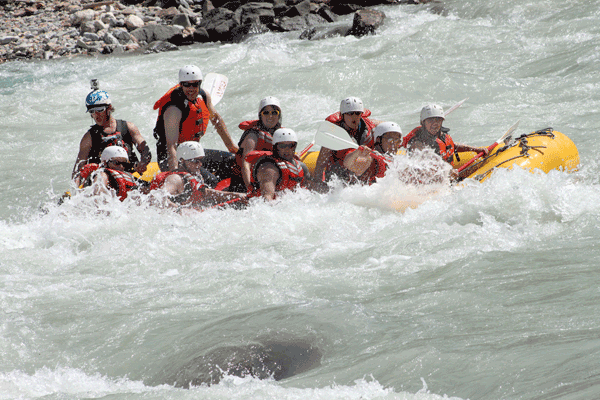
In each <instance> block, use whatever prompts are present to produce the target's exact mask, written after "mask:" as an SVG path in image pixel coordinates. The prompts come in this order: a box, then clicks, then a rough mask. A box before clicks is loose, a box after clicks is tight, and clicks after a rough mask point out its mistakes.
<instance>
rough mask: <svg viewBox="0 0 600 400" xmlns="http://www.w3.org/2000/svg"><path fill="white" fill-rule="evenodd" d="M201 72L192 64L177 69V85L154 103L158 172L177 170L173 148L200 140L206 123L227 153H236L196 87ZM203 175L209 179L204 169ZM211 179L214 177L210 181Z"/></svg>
mask: <svg viewBox="0 0 600 400" xmlns="http://www.w3.org/2000/svg"><path fill="white" fill-rule="evenodd" d="M201 83H202V72H201V71H200V68H198V67H197V66H195V65H186V66H184V67H183V68H181V69H180V70H179V84H177V85H176V86H174V87H172V88H171V89H169V91H167V93H165V94H164V95H163V96H162V97H161V98H160V99H159V100H158V101H157V102H156V103H155V104H154V109H155V110H158V118H157V120H156V126H155V128H154V137H155V138H156V140H157V143H156V151H157V156H158V164H159V167H160V169H161V171H175V170H176V169H177V168H178V159H177V157H176V153H177V145H178V144H181V143H183V142H187V141H196V142H198V141H200V139H201V138H202V137H203V136H204V134H205V133H206V129H207V127H208V122H209V121H210V122H211V123H212V124H213V126H214V127H215V129H216V130H217V133H218V134H219V136H220V137H221V139H222V140H223V143H224V144H225V146H226V147H227V149H228V150H229V151H230V152H231V153H236V152H237V151H238V148H237V146H236V145H235V144H234V143H233V140H232V139H231V136H230V135H229V132H228V131H227V126H226V125H225V121H223V118H221V116H220V115H219V113H218V112H217V111H216V109H215V107H214V106H213V104H212V100H211V97H210V94H209V93H206V92H205V91H204V90H203V89H201V88H200V85H201ZM203 175H205V177H208V176H209V173H208V171H206V170H204V171H203ZM213 179H214V178H213Z"/></svg>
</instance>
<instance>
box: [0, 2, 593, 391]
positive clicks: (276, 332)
mask: <svg viewBox="0 0 600 400" xmlns="http://www.w3.org/2000/svg"><path fill="white" fill-rule="evenodd" d="M443 4H444V10H443V12H441V13H440V12H432V9H431V7H430V6H426V5H413V6H385V7H377V9H378V10H382V11H384V12H385V13H386V15H387V18H386V22H385V25H384V26H383V27H382V28H381V29H380V30H379V32H378V33H377V34H376V35H372V36H367V37H363V38H354V37H344V38H342V37H338V38H330V39H327V40H319V41H303V40H299V39H298V34H297V33H295V34H264V35H260V36H256V37H253V38H251V39H250V40H247V41H245V42H243V43H240V44H220V43H211V44H203V45H195V46H191V47H186V48H181V50H180V51H177V52H169V53H162V54H150V55H138V56H122V57H101V58H84V57H80V58H74V59H59V60H50V61H36V62H10V63H5V64H2V65H0V138H1V139H2V140H0V159H1V160H2V161H1V162H0V174H1V175H2V176H3V179H2V186H3V187H2V191H0V305H1V308H0V337H1V338H2V340H0V354H1V357H0V399H61V400H62V399H82V398H104V399H109V398H110V399H115V400H117V399H118V400H122V399H199V398H201V399H307V398H311V399H315V400H316V399H408V400H417V399H418V400H435V399H446V398H452V399H471V400H496V399H519V400H533V399H544V400H548V399H569V400H572V399H582V400H583V399H586V400H588V399H594V398H599V397H600V364H599V362H598V360H599V359H600V319H599V318H598V309H597V307H598V304H600V274H599V273H598V272H597V271H596V268H598V265H599V264H600V246H599V245H598V243H600V231H599V229H598V223H599V219H600V179H599V178H598V177H599V175H600V166H599V165H598V161H597V158H596V156H594V154H598V153H599V152H600V143H599V142H598V140H597V139H596V138H595V136H594V135H597V129H598V127H599V126H600V113H599V109H600V94H599V93H600V28H599V27H600V9H599V8H598V7H597V4H596V2H594V1H587V0H572V1H560V0H516V1H514V0H511V1H508V0H499V1H493V2H490V1H487V0H447V1H445V2H444V3H443ZM350 20H351V17H350V16H348V17H344V18H343V19H342V22H346V23H349V22H350ZM186 64H196V65H198V66H200V67H201V68H202V71H203V72H204V73H207V72H218V73H221V74H224V75H226V76H227V77H228V78H229V84H228V87H227V90H226V93H225V96H224V97H223V99H222V100H221V102H220V103H219V104H218V105H217V109H218V110H219V112H220V113H221V115H222V116H223V118H224V120H225V122H226V124H227V126H228V128H229V130H230V132H231V134H232V136H233V137H234V139H235V140H236V141H237V139H238V138H239V136H240V134H241V131H240V130H239V129H238V128H237V125H238V124H239V123H240V122H242V121H244V120H247V119H251V118H255V116H256V113H257V107H258V101H259V100H260V99H261V98H263V97H265V96H268V95H272V96H276V97H278V98H279V99H280V100H281V103H282V108H283V114H282V115H283V123H284V125H285V126H287V127H290V128H293V129H294V130H295V131H296V132H297V133H298V136H299V141H300V143H299V148H300V149H301V148H303V147H304V146H306V145H307V144H308V143H310V141H311V140H312V138H313V136H314V133H315V130H316V127H317V125H318V123H319V122H320V121H322V120H323V119H324V118H325V117H326V116H327V115H329V114H330V113H333V112H335V111H337V110H338V107H339V103H340V100H341V99H342V98H345V97H347V96H358V97H360V98H361V99H362V100H363V101H364V103H365V106H366V107H367V108H368V109H370V110H371V111H372V113H373V116H374V117H375V118H377V119H381V120H391V121H395V122H397V123H398V124H399V125H400V126H401V127H402V129H403V131H404V133H405V134H406V133H407V132H409V131H410V130H411V129H412V128H413V127H415V126H416V125H417V124H418V116H419V111H420V109H421V107H422V106H423V105H424V104H426V103H429V102H436V103H438V104H440V105H442V106H443V107H445V108H448V107H450V106H452V105H453V104H455V103H456V102H458V101H460V100H462V99H464V98H468V100H467V101H466V102H465V104H463V106H462V107H460V108H459V109H458V110H456V111H454V112H453V113H452V114H451V115H450V116H448V118H447V120H446V122H445V125H446V126H447V127H449V128H450V129H451V134H452V136H453V138H454V139H455V140H456V141H457V142H460V143H468V144H472V145H477V146H484V145H489V144H491V143H492V142H493V141H494V140H496V139H497V138H498V137H499V136H501V135H502V133H503V132H505V131H506V130H507V129H508V128H509V127H510V126H511V125H513V124H514V123H515V122H516V121H520V125H519V128H518V131H517V132H518V133H521V134H522V133H528V132H531V131H535V130H538V129H544V128H547V127H553V128H554V129H555V130H557V131H560V132H563V133H564V134H566V135H567V136H568V137H570V138H571V139H572V140H573V141H574V142H575V144H576V145H577V147H578V149H579V152H580V157H581V165H580V168H579V171H577V172H575V173H572V174H568V173H565V172H560V171H552V172H551V173H549V174H531V173H529V172H526V171H521V170H514V171H499V172H497V173H495V174H494V175H493V176H492V177H491V178H490V179H488V180H487V181H485V182H483V183H478V182H468V183H467V184H466V185H465V186H464V187H462V188H460V189H458V188H455V189H450V190H447V191H444V192H443V193H439V194H438V195H436V196H430V197H427V196H426V197H425V198H422V199H420V201H419V202H422V204H420V206H419V207H417V208H414V209H413V208H408V209H407V210H406V211H405V212H403V213H402V212H398V211H396V210H395V209H394V208H393V207H391V206H390V204H391V203H390V202H393V201H394V199H397V198H402V196H406V193H405V192H403V189H402V187H398V186H397V185H395V183H394V182H392V181H391V180H389V179H388V180H384V181H382V182H380V183H378V184H377V185H374V186H371V187H368V188H360V187H350V188H343V187H337V188H335V189H334V190H333V191H332V192H331V193H329V194H315V193H310V192H306V191H299V192H297V193H293V194H289V195H286V196H283V197H282V198H281V199H280V200H279V201H278V202H277V203H276V204H274V205H271V204H264V203H260V202H257V203H256V204H253V205H252V206H250V207H248V208H247V209H245V210H209V211H206V212H202V213H192V214H185V215H181V214H177V213H174V212H172V211H169V210H158V209H156V208H153V207H151V206H150V205H148V204H147V203H146V202H144V201H142V204H136V203H135V202H134V201H125V202H123V203H120V202H118V201H114V202H110V201H109V202H108V203H103V204H100V205H97V204H96V203H95V202H94V201H92V200H90V199H89V198H86V197H84V196H76V197H74V198H73V199H71V200H70V201H67V202H66V203H65V204H63V205H62V206H57V205H56V200H57V198H58V197H60V195H61V194H62V193H63V192H64V191H65V190H68V189H69V179H70V174H71V169H72V167H73V163H74V160H75V158H76V156H77V151H78V146H79V141H80V139H81V137H82V135H83V133H84V132H85V131H86V130H87V129H88V127H89V125H91V124H92V122H91V120H90V119H89V115H88V114H86V113H85V105H84V99H85V96H86V94H87V93H88V92H89V80H90V79H91V78H97V79H99V81H100V85H101V88H102V89H104V90H107V91H108V92H109V93H110V95H111V97H112V99H113V104H114V106H115V108H116V111H115V115H116V116H117V118H122V119H126V120H129V121H132V122H133V123H134V124H136V125H137V126H138V127H139V128H140V130H141V133H142V135H143V136H144V137H145V138H146V139H147V140H148V142H149V144H150V148H151V149H152V151H153V154H154V156H155V155H156V152H155V139H154V138H153V137H152V129H153V127H154V123H155V120H156V112H155V111H153V110H152V106H153V104H154V102H155V101H156V100H157V99H158V98H159V97H160V96H161V95H162V94H163V93H164V92H165V91H166V90H167V89H168V88H170V87H171V86H172V85H174V84H175V83H176V80H177V71H178V69H179V68H180V67H181V66H183V65H186ZM202 143H203V145H204V146H205V147H207V148H216V149H224V146H223V144H222V142H221V141H220V139H219V137H218V135H217V134H216V132H215V131H214V129H213V128H210V129H209V131H208V133H207V135H206V137H204V138H203V139H202ZM273 365H275V366H279V368H280V370H278V371H279V372H278V374H280V375H279V376H276V375H277V374H273V376H271V377H268V376H263V377H266V379H258V378H253V377H249V376H247V377H239V376H236V375H235V374H234V373H233V372H234V371H233V370H232V369H230V373H229V374H227V373H226V374H225V376H223V377H221V374H220V373H219V368H221V369H222V370H227V369H228V368H229V366H234V367H235V368H238V369H239V368H243V367H248V368H255V370H261V368H266V369H267V372H266V373H265V375H269V372H268V367H269V366H271V367H272V366H273ZM275 378H278V380H276V379H275ZM279 378H282V379H279Z"/></svg>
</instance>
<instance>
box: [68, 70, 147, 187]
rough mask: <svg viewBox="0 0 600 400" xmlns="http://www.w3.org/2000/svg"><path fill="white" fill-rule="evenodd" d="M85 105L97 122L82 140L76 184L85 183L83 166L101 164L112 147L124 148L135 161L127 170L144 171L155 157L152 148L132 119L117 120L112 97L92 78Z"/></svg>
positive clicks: (73, 177)
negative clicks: (104, 153)
mask: <svg viewBox="0 0 600 400" xmlns="http://www.w3.org/2000/svg"><path fill="white" fill-rule="evenodd" d="M85 105H86V107H87V112H89V113H90V116H91V118H92V120H93V121H94V123H95V124H94V125H92V127H91V128H90V129H89V130H88V131H87V132H86V133H85V135H83V138H82V139H81V142H80V143H79V153H78V154H77V159H76V161H75V165H74V167H73V173H72V174H71V177H72V179H73V180H74V181H75V184H76V186H79V185H80V184H81V183H82V180H81V177H80V174H79V172H80V170H81V168H82V167H83V166H84V165H86V164H88V163H94V164H98V163H100V155H101V153H102V151H103V150H104V149H105V148H107V147H108V146H121V147H123V148H124V149H125V150H126V151H127V154H128V157H129V160H131V163H130V164H127V165H126V171H128V172H134V171H137V172H138V173H139V174H140V175H141V174H143V173H144V171H146V167H147V166H148V164H149V163H150V161H151V160H152V154H151V153H150V148H149V147H148V144H147V143H146V140H145V139H144V138H143V137H142V135H141V133H140V131H139V129H138V128H137V127H136V126H135V125H134V124H133V123H132V122H129V121H123V120H120V119H119V120H117V119H115V117H114V116H113V112H114V110H115V108H114V107H113V105H112V102H111V99H110V97H109V95H108V93H107V92H106V91H104V90H99V87H98V81H97V80H96V79H93V80H92V91H91V92H90V93H89V94H88V95H87V96H86V98H85ZM134 147H135V148H136V149H137V151H138V152H139V153H140V158H139V159H138V157H137V155H136V154H135V153H134V151H133V148H134Z"/></svg>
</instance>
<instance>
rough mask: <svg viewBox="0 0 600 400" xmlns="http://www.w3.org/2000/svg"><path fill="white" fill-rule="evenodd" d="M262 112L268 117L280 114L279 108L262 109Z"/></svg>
mask: <svg viewBox="0 0 600 400" xmlns="http://www.w3.org/2000/svg"><path fill="white" fill-rule="evenodd" d="M260 114H261V115H262V116H264V117H268V116H269V115H279V110H273V111H268V110H264V111H261V112H260Z"/></svg>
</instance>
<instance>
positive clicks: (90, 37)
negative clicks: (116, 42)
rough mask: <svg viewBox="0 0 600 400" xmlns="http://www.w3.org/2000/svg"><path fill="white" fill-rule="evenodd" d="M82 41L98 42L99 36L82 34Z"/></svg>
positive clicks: (90, 33)
mask: <svg viewBox="0 0 600 400" xmlns="http://www.w3.org/2000/svg"><path fill="white" fill-rule="evenodd" d="M86 39H87V40H86ZM83 40H84V41H85V42H89V41H91V42H95V41H98V40H100V36H98V35H96V34H95V33H94V32H86V33H84V34H83Z"/></svg>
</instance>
